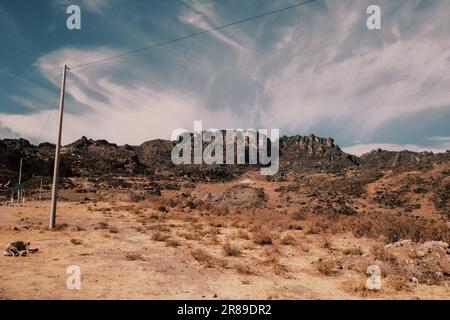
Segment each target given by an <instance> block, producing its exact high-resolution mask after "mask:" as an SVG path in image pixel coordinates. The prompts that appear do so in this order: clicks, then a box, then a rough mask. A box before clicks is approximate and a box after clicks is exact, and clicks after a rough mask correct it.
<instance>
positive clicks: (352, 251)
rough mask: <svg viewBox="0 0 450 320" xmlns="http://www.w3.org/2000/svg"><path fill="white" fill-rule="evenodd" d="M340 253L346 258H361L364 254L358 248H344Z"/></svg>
mask: <svg viewBox="0 0 450 320" xmlns="http://www.w3.org/2000/svg"><path fill="white" fill-rule="evenodd" d="M342 253H343V254H345V255H346V256H362V255H363V254H364V252H363V251H362V249H361V248H360V247H358V248H346V249H344V250H342Z"/></svg>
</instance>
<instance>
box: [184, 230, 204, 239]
mask: <svg viewBox="0 0 450 320" xmlns="http://www.w3.org/2000/svg"><path fill="white" fill-rule="evenodd" d="M179 236H180V237H183V238H185V239H186V240H193V241H199V240H201V239H202V237H201V235H200V234H198V233H197V232H195V231H187V232H181V233H179Z"/></svg>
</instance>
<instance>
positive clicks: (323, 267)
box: [316, 258, 340, 277]
mask: <svg viewBox="0 0 450 320" xmlns="http://www.w3.org/2000/svg"><path fill="white" fill-rule="evenodd" d="M316 268H317V271H319V272H320V273H321V274H323V275H325V276H328V277H331V276H336V275H338V274H339V273H340V265H339V262H338V261H336V260H334V259H325V260H324V259H322V258H320V259H319V260H318V261H317V263H316Z"/></svg>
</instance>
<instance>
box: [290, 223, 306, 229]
mask: <svg viewBox="0 0 450 320" xmlns="http://www.w3.org/2000/svg"><path fill="white" fill-rule="evenodd" d="M288 229H289V230H303V226H302V225H301V224H300V223H298V222H297V223H290V224H288Z"/></svg>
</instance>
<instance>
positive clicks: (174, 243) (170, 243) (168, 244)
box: [165, 238, 181, 248]
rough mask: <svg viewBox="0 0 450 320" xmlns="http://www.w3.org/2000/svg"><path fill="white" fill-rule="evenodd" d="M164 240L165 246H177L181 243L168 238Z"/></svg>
mask: <svg viewBox="0 0 450 320" xmlns="http://www.w3.org/2000/svg"><path fill="white" fill-rule="evenodd" d="M165 242H166V246H167V247H172V248H178V247H179V246H181V243H180V242H179V241H177V240H174V239H170V238H168V239H166V240H165Z"/></svg>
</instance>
